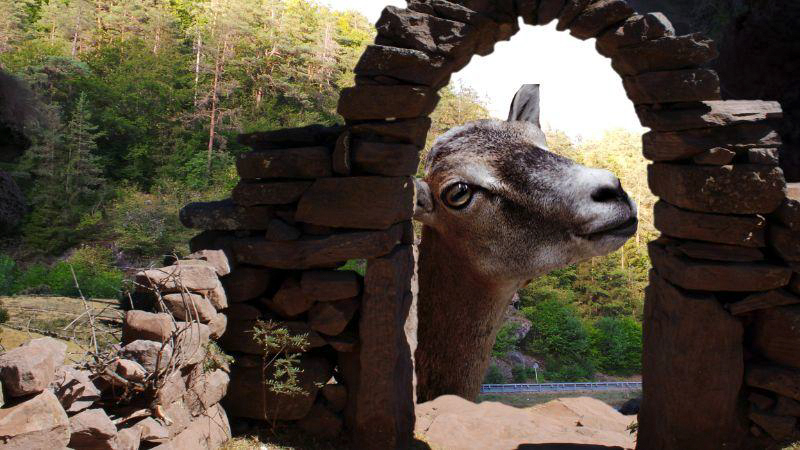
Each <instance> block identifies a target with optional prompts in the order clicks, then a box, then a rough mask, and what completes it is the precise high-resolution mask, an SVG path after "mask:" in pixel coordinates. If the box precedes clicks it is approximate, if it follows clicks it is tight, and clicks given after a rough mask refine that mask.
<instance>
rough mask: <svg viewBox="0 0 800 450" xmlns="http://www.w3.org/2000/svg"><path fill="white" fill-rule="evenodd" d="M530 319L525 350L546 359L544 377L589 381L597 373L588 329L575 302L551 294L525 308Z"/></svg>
mask: <svg viewBox="0 0 800 450" xmlns="http://www.w3.org/2000/svg"><path fill="white" fill-rule="evenodd" d="M522 313H523V314H524V315H525V317H527V319H528V320H530V321H531V323H532V326H531V331H530V332H529V333H528V337H527V339H526V342H525V350H526V353H528V354H530V355H535V356H538V357H540V358H541V359H543V361H544V364H545V366H546V367H547V371H546V372H545V373H544V376H545V378H547V379H549V380H554V381H586V380H591V379H592V378H593V377H594V361H593V360H592V352H591V345H590V341H589V330H588V327H587V326H586V324H585V323H584V322H583V321H582V320H581V318H580V316H579V314H578V311H577V310H576V309H575V307H573V306H572V305H570V304H568V303H564V302H562V301H561V300H559V299H557V298H548V299H546V300H543V301H540V302H538V303H536V304H535V305H533V306H527V307H524V308H522Z"/></svg>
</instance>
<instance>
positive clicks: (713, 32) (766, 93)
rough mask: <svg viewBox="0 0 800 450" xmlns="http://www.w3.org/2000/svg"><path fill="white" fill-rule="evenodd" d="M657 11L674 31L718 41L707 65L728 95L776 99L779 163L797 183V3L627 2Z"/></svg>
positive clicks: (799, 176)
mask: <svg viewBox="0 0 800 450" xmlns="http://www.w3.org/2000/svg"><path fill="white" fill-rule="evenodd" d="M628 3H629V4H630V5H631V6H633V7H634V8H635V9H636V10H638V11H640V12H654V11H660V12H663V13H664V14H666V15H667V17H669V18H670V20H671V21H672V22H673V24H674V25H675V28H676V31H677V32H678V34H686V33H691V32H695V31H702V32H705V33H706V34H708V35H709V36H710V37H712V38H714V39H716V40H717V41H718V43H719V50H720V56H719V58H718V59H717V60H715V61H713V62H712V63H711V65H712V67H713V68H714V69H716V70H717V71H718V72H719V75H720V81H721V82H722V95H723V97H724V98H726V99H756V98H758V99H764V100H777V101H779V102H780V103H781V106H782V107H783V110H784V120H783V125H782V130H781V132H782V137H783V141H784V147H783V149H782V150H781V166H782V167H783V169H784V171H785V172H786V175H787V178H788V180H789V181H800V85H798V84H797V83H793V82H792V81H794V80H796V78H797V75H796V74H797V73H798V70H800V46H798V45H797V43H798V42H800V27H798V26H797V24H799V23H800V3H797V2H793V1H791V0H699V1H698V0H630V1H629V2H628Z"/></svg>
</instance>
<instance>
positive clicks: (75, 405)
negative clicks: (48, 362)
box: [50, 366, 101, 413]
mask: <svg viewBox="0 0 800 450" xmlns="http://www.w3.org/2000/svg"><path fill="white" fill-rule="evenodd" d="M50 387H51V388H52V389H53V392H54V393H55V394H56V396H57V397H58V400H59V401H60V402H61V406H63V407H64V409H65V410H66V411H67V412H68V413H78V412H81V411H83V410H85V409H86V408H89V407H90V406H92V405H93V404H94V402H96V401H97V400H100V394H101V393H100V389H98V388H97V387H96V386H95V385H94V383H93V382H92V380H91V379H90V378H89V371H87V370H80V369H76V368H75V367H73V366H61V367H59V368H58V369H57V370H56V375H55V379H54V380H53V383H52V384H51V386H50Z"/></svg>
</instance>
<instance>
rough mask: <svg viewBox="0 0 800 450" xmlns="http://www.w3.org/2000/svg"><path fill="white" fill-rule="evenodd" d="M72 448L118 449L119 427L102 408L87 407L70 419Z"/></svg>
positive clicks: (70, 443)
mask: <svg viewBox="0 0 800 450" xmlns="http://www.w3.org/2000/svg"><path fill="white" fill-rule="evenodd" d="M69 427H70V430H71V431H72V435H71V437H70V439H69V446H70V447H71V448H76V449H79V448H87V449H116V448H117V446H118V443H117V428H116V427H115V426H114V423H113V422H111V419H109V418H108V414H106V412H105V411H103V410H102V409H87V410H86V411H84V412H82V413H80V414H77V415H74V416H72V417H71V418H70V419H69Z"/></svg>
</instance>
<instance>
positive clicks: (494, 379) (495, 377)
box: [483, 364, 507, 384]
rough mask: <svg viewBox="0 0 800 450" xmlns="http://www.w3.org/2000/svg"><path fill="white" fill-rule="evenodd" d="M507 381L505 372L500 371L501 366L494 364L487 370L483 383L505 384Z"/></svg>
mask: <svg viewBox="0 0 800 450" xmlns="http://www.w3.org/2000/svg"><path fill="white" fill-rule="evenodd" d="M506 381H507V380H506V377H504V376H503V372H501V371H500V368H499V367H497V366H496V365H494V364H492V365H491V366H489V370H488V371H487V372H486V377H485V378H484V380H483V384H503V383H505V382H506Z"/></svg>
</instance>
